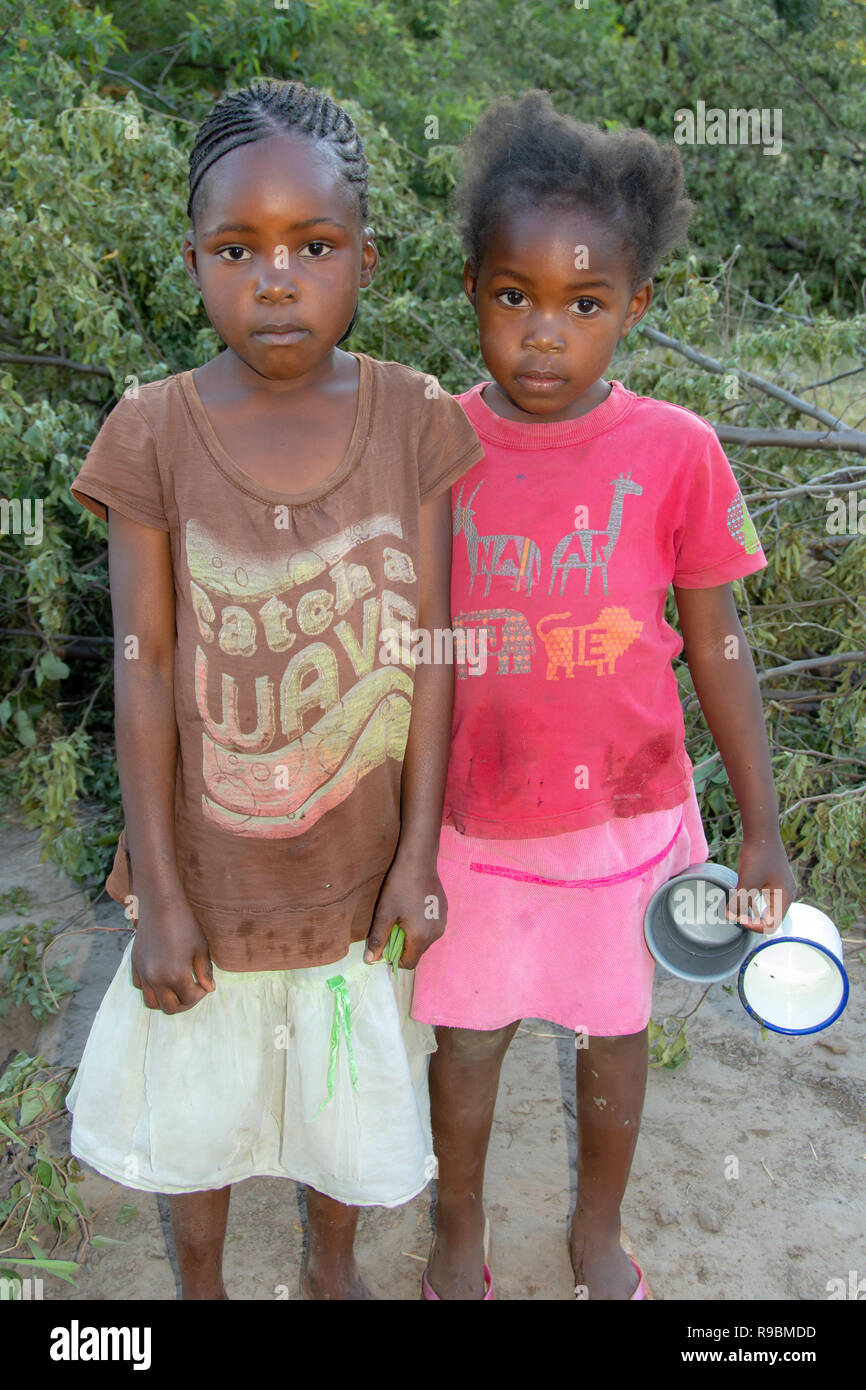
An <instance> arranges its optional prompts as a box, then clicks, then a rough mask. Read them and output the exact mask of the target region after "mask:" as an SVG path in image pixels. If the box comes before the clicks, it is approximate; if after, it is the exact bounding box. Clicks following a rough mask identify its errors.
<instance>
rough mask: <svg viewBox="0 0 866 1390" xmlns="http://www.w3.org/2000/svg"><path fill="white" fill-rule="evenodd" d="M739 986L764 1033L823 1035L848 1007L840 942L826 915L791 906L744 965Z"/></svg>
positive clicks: (805, 906)
mask: <svg viewBox="0 0 866 1390" xmlns="http://www.w3.org/2000/svg"><path fill="white" fill-rule="evenodd" d="M737 984H738V990H739V995H740V1000H741V1002H742V1004H743V1007H744V1008H745V1009H746V1010H747V1011H748V1012H749V1013H750V1014H751V1016H752V1018H755V1019H757V1021H758V1022H759V1023H761V1024H763V1025H764V1027H765V1028H770V1029H772V1031H773V1032H775V1033H791V1034H802V1033H819V1032H820V1031H821V1029H822V1028H829V1026H830V1024H831V1023H835V1021H836V1019H837V1018H838V1017H839V1015H840V1014H841V1013H842V1010H843V1009H844V1008H845V1005H846V1004H847V1003H848V988H849V986H848V975H847V973H846V970H845V966H844V965H843V963H842V938H841V937H840V935H839V932H838V931H837V929H836V927H835V925H834V923H833V922H831V920H830V918H829V917H828V916H827V914H826V913H825V912H821V911H820V909H819V908H817V907H811V906H810V905H809V904H808V903H792V904H791V906H790V907H789V908H788V911H787V914H786V915H785V917H784V919H783V920H782V922H780V924H779V926H778V927H777V928H776V930H775V931H774V932H772V933H770V934H769V935H765V936H764V937H763V938H762V939H761V941H760V943H759V944H758V945H757V946H756V947H755V949H754V950H753V951H751V952H750V954H749V955H748V957H747V958H746V960H744V961H743V964H742V965H741V966H740V974H739V979H738V982H737Z"/></svg>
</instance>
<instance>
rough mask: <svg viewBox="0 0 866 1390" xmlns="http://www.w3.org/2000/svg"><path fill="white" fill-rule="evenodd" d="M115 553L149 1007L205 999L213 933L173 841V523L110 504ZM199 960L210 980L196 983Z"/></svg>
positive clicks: (126, 808)
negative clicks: (194, 902) (197, 913)
mask: <svg viewBox="0 0 866 1390" xmlns="http://www.w3.org/2000/svg"><path fill="white" fill-rule="evenodd" d="M108 563H109V574H110V578H111V608H112V615H113V619H114V701H115V735H116V743H117V770H118V777H119V780H120V792H121V797H122V800H123V812H124V819H125V823H126V838H127V844H128V847H129V853H130V858H131V860H132V863H133V866H134V877H135V882H134V888H135V894H136V897H137V898H138V927H137V930H136V939H135V945H134V947H133V953H132V966H133V980H134V983H135V984H136V985H137V986H138V987H139V988H141V989H142V990H143V993H144V999H145V1003H146V1004H147V1005H148V1007H149V1008H161V1009H163V1010H164V1012H166V1013H177V1012H180V1011H181V1009H183V1008H190V1007H192V1005H193V1004H195V1003H197V1002H198V1000H199V999H201V998H203V996H204V994H205V993H206V992H207V990H209V989H212V988H213V983H212V971H211V964H210V957H209V953H208V950H207V943H206V941H205V938H204V936H203V934H202V932H201V929H200V928H199V926H198V924H197V923H196V922H195V919H194V918H193V916H192V913H191V912H190V909H189V905H188V903H187V902H186V897H185V894H184V891H183V886H182V884H181V879H180V874H179V872H178V867H177V858H176V851H175V839H174V788H175V775H176V770H177V750H178V736H177V723H176V720H175V712H174V647H175V614H174V583H173V578H172V568H171V551H170V542H169V536H168V533H167V532H165V531H157V530H155V529H153V528H152V527H149V526H142V525H140V524H139V523H138V522H135V521H131V520H130V519H129V518H128V517H125V516H122V515H121V513H120V512H117V511H111V512H110V514H109V524H108ZM131 639H134V642H133V641H132V640H131ZM194 961H195V963H194ZM193 970H195V975H196V977H197V979H198V980H199V981H201V982H202V983H200V984H196V983H195V980H194V979H193ZM203 986H204V987H203Z"/></svg>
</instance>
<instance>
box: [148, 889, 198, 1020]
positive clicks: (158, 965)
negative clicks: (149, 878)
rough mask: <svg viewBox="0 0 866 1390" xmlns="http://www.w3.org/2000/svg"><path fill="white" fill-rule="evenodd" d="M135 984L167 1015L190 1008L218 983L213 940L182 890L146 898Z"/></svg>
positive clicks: (149, 1000)
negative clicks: (163, 897)
mask: <svg viewBox="0 0 866 1390" xmlns="http://www.w3.org/2000/svg"><path fill="white" fill-rule="evenodd" d="M193 972H195V978H193ZM132 983H133V984H134V985H135V987H136V989H140V990H141V992H142V995H143V997H144V1002H145V1004H146V1005H147V1007H148V1008H149V1009H161V1010H162V1012H163V1013H164V1014H181V1013H184V1012H185V1011H186V1010H187V1009H191V1008H193V1006H194V1005H195V1004H197V1003H198V1002H199V1000H200V999H203V998H204V996H205V995H206V994H210V993H211V991H212V990H214V989H215V988H216V985H215V984H214V978H213V966H212V964H211V958H210V951H209V949H208V944H207V941H206V940H205V937H204V933H203V932H202V929H201V927H200V926H199V924H198V922H197V921H196V919H195V917H194V916H193V914H192V912H191V910H190V906H189V903H188V902H187V900H186V898H185V897H183V896H182V895H178V896H175V897H172V898H169V899H167V900H160V899H157V898H155V897H151V898H146V897H145V898H142V899H141V901H140V904H139V922H138V926H137V928H136V932H135V944H134V946H133V948H132Z"/></svg>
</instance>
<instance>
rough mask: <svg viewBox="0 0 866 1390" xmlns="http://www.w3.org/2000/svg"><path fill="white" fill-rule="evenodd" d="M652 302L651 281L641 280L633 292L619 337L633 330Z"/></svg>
mask: <svg viewBox="0 0 866 1390" xmlns="http://www.w3.org/2000/svg"><path fill="white" fill-rule="evenodd" d="M652 300H653V282H652V280H643V281H642V282H641V283H640V284H639V285H638V287H637V289H636V290H635V292H634V294H633V295H632V298H631V303H630V304H629V306H628V313H627V314H626V316H625V319H624V321H623V325H622V328H621V329H620V334H619V336H620V337H621V338H624V337H625V336H626V334H627V333H628V332H629V331H630V330H631V329H632V328H634V326H635V324H636V323H640V321H641V319H642V318H643V316H644V314H645V313H646V311H647V309H648V308H649V306H650V305H651V304H652Z"/></svg>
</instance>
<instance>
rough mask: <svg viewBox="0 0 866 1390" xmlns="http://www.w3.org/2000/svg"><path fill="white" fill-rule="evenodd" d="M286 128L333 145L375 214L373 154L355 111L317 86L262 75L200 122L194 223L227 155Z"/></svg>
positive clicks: (361, 206)
mask: <svg viewBox="0 0 866 1390" xmlns="http://www.w3.org/2000/svg"><path fill="white" fill-rule="evenodd" d="M281 132H287V133H289V134H292V135H308V136H310V138H311V139H313V140H316V141H319V142H320V143H321V144H323V145H325V146H326V147H327V148H328V149H329V150H331V151H333V153H334V154H335V155H336V156H337V160H338V166H337V167H338V169H339V172H340V175H341V177H342V178H343V179H344V180H345V181H346V183H347V184H348V185H349V187H350V188H351V189H352V191H353V192H354V193H355V195H356V197H357V199H358V210H359V212H360V214H361V217H362V218H364V219H366V218H367V217H368V216H369V212H370V208H369V203H368V184H367V174H368V166H367V160H366V158H365V156H364V147H363V145H362V143H361V137H360V135H359V134H358V132H357V130H356V128H355V123H354V121H353V120H352V118H351V116H349V115H348V113H347V112H346V111H344V110H343V108H342V106H338V105H337V103H336V102H335V101H333V100H332V98H331V97H329V96H327V95H326V94H325V93H324V92H321V91H319V89H318V88H317V87H305V86H304V84H303V83H302V82H283V81H280V80H278V79H276V78H262V79H260V80H258V81H256V82H251V83H250V84H249V85H248V86H246V87H242V88H241V89H240V90H239V91H237V92H229V93H228V94H227V95H226V96H224V97H221V98H220V100H219V101H218V102H217V103H216V105H215V106H214V107H212V109H211V110H210V111H209V112H208V114H207V116H206V117H205V119H204V120H203V121H202V123H201V125H200V126H199V129H198V132H197V134H196V138H195V144H194V145H193V147H192V150H191V152H190V156H189V202H188V203H187V216H188V217H189V218H190V219H191V221H192V223H193V225H195V218H196V212H197V211H198V210H199V205H200V201H201V199H200V189H201V181H202V178H203V177H204V175H205V174H206V173H207V171H208V169H210V167H211V166H212V165H213V164H215V163H216V161H217V160H218V159H219V158H220V157H221V155H224V154H227V153H228V152H229V150H234V149H237V147H238V145H248V144H250V143H251V142H252V141H254V140H266V139H267V138H268V136H269V135H277V134H280V133H281ZM197 195H199V196H198V197H197Z"/></svg>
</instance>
